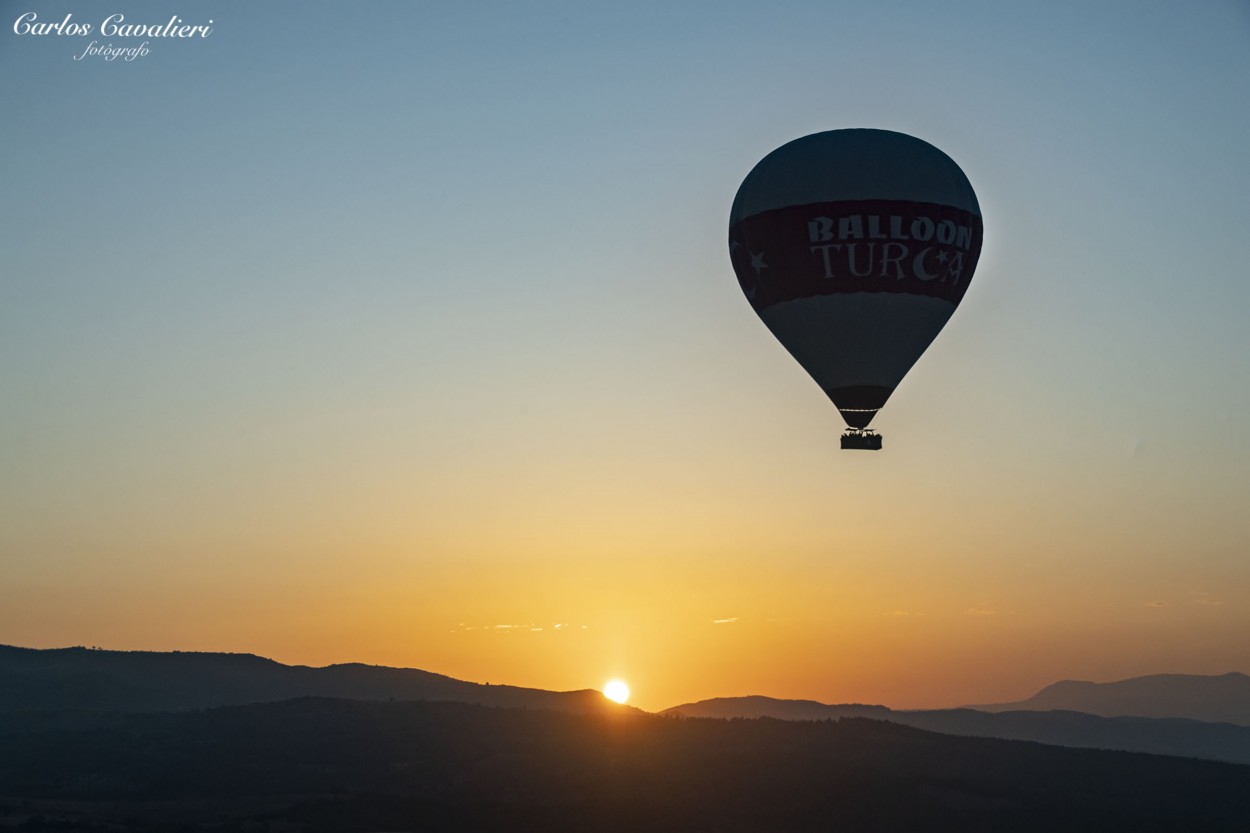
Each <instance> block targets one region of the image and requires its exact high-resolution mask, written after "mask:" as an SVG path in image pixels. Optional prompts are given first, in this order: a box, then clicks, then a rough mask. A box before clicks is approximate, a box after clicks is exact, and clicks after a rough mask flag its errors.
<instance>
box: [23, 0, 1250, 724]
mask: <svg viewBox="0 0 1250 833" xmlns="http://www.w3.org/2000/svg"><path fill="white" fill-rule="evenodd" d="M0 10H3V12H4V21H3V22H4V29H3V30H2V31H0V78H3V84H0V160H2V161H0V166H2V170H3V178H2V180H0V181H2V182H3V187H2V188H0V258H2V261H0V643H7V644H16V645H23V646H29V647H61V646H69V645H99V646H103V647H107V648H115V649H149V650H174V649H179V650H203V651H232V652H250V653H256V654H260V655H263V656H267V657H272V658H274V659H276V660H279V661H281V662H286V663H300V664H311V665H325V664H328V663H334V662H346V661H360V662H368V663H377V664H385V665H395V666H410V667H418V668H424V669H427V670H431V671H437V672H441V673H445V674H450V675H452V676H456V677H460V678H463V679H469V680H475V681H479V682H487V681H489V682H492V683H510V684H515V685H524V686H534V687H540V688H547V689H575V688H589V687H594V688H598V687H600V686H601V685H602V684H603V682H604V681H605V680H607V679H608V678H610V677H621V678H623V679H625V680H627V681H628V682H629V683H630V684H631V686H632V688H633V690H634V699H633V703H634V704H636V705H639V706H641V707H643V708H648V709H659V708H664V707H667V706H671V705H676V704H678V703H680V702H684V701H689V700H695V699H701V698H707V697H713V696H728V695H741V694H765V695H771V696H775V697H795V698H809V699H816V700H822V701H825V702H847V701H859V702H874V703H884V704H886V705H889V706H894V707H904V708H914V707H925V706H950V705H958V704H964V703H975V702H994V701H1002V700H1012V699H1018V698H1022V697H1025V696H1027V695H1029V694H1031V693H1033V691H1034V690H1036V689H1038V688H1040V687H1041V686H1043V685H1046V684H1048V683H1051V682H1054V681H1055V680H1058V679H1062V678H1083V679H1095V680H1111V679H1118V678H1122V677H1127V676H1133V675H1138V674H1147V673H1159V672H1187V673H1205V674H1214V673H1224V672H1227V671H1233V670H1240V671H1243V672H1250V639H1248V638H1247V634H1250V266H1248V263H1250V257H1248V256H1250V199H1248V195H1250V6H1248V5H1247V4H1246V3H1244V2H1239V1H1238V0H1209V2H1199V3H1181V2H1158V3H1149V2H1094V3H1089V2H1056V3H1047V4H1040V5H1039V4H1021V3H1001V2H988V1H987V2H955V3H929V2H911V3H888V2H882V3H867V2H859V3H835V2H811V3H786V2H779V3H762V2H753V3H736V2H721V3H715V4H713V3H586V2H567V3H511V2H497V3H475V2H441V3H426V2H379V1H378V0H367V2H361V3H313V2H291V1H290V0H270V2H265V3H254V2H241V1H240V2H193V3H192V2H184V3H168V2H167V3H159V4H158V3H143V2H133V1H132V0H117V2H108V3H101V2H98V0H93V2H79V1H75V0H66V1H65V2H51V1H50V0H49V2H42V1H41V0H28V1H26V2H3V3H0ZM31 11H33V12H36V13H37V14H38V15H39V19H40V20H49V19H51V20H60V19H62V18H63V17H64V16H65V15H66V14H68V13H73V15H74V18H75V19H76V20H80V21H83V22H90V23H92V24H93V25H94V26H97V27H98V25H99V22H100V21H101V20H102V19H103V18H104V17H106V16H107V15H108V14H111V13H123V14H125V15H126V18H127V19H128V20H131V21H135V22H151V23H163V22H165V21H166V20H168V18H169V17H170V16H171V15H173V14H177V15H179V16H181V17H183V18H185V19H186V20H187V21H188V22H189V23H195V24H199V23H205V22H207V21H208V20H209V19H211V20H212V21H213V23H212V26H213V33H212V34H211V35H210V36H209V37H208V38H204V39H191V40H186V41H176V40H160V41H153V42H152V43H151V44H150V45H149V49H150V54H148V55H146V56H143V57H141V58H138V59H136V60H134V61H131V62H124V61H120V60H118V61H113V62H106V61H104V60H103V59H102V58H101V57H99V56H94V57H87V58H84V59H83V60H80V61H76V60H74V58H75V57H76V56H78V55H79V54H81V53H82V52H83V50H84V49H85V48H86V47H87V45H88V43H89V42H90V41H91V40H93V39H95V38H94V37H85V38H83V37H72V36H56V35H45V36H33V35H17V34H16V33H15V32H14V29H13V24H14V22H15V21H16V19H17V18H18V17H19V16H20V15H22V14H23V13H26V12H31ZM101 40H102V41H104V42H109V41H111V42H113V43H114V44H115V45H121V44H123V42H124V43H125V45H137V44H135V43H133V42H130V41H128V40H127V39H122V38H111V39H110V38H102V39H101ZM841 127H880V128H886V129H891V130H898V131H902V132H905V133H910V134H913V135H915V136H918V137H920V138H922V139H925V140H926V141H928V142H931V143H932V144H934V145H936V146H937V147H939V148H941V149H942V150H943V151H945V152H946V153H947V154H948V155H950V156H951V157H952V158H953V159H954V160H955V161H956V162H957V163H958V164H959V165H960V166H961V167H962V168H963V170H964V171H965V173H966V174H967V175H968V178H969V179H970V180H971V182H972V184H973V186H974V188H975V189H976V191H977V194H978V196H979V198H980V203H981V207H982V210H983V212H984V218H985V249H984V253H983V255H982V258H981V262H980V264H979V266H978V269H977V273H976V276H975V278H974V279H973V281H972V285H971V287H970V289H969V291H968V294H967V296H966V297H965V299H964V301H963V303H962V305H961V306H960V308H959V310H958V311H957V312H956V314H955V316H954V317H953V318H952V320H951V322H950V324H949V325H948V326H947V328H946V330H945V331H943V333H942V334H941V335H940V336H939V337H938V339H937V341H936V342H935V343H934V344H933V346H932V347H931V348H930V349H929V351H928V352H927V353H926V354H925V356H924V357H923V358H922V359H921V360H920V361H919V362H918V363H917V365H916V366H915V367H914V368H913V369H912V371H911V373H910V374H909V376H908V377H907V378H906V379H905V380H904V382H903V384H902V385H901V386H900V387H899V389H898V390H897V392H896V393H895V394H894V396H893V397H892V398H891V400H890V402H889V404H888V406H887V407H886V408H885V410H884V411H883V412H882V414H881V416H880V417H879V418H878V419H877V421H876V422H875V423H874V427H876V428H878V429H879V430H880V431H881V432H882V434H883V435H884V437H885V449H884V450H883V451H882V452H879V453H864V452H843V451H841V450H839V448H838V435H839V433H840V432H841V430H842V427H843V425H842V421H841V419H840V417H839V415H838V413H837V411H836V410H835V409H834V407H833V406H832V405H831V404H830V403H829V401H828V400H827V399H826V398H825V396H824V394H823V393H822V392H821V391H820V390H819V388H817V386H816V385H815V384H814V383H813V382H812V381H811V380H810V379H809V378H808V377H807V375H806V374H805V373H804V372H803V371H802V369H800V368H799V367H798V365H797V364H796V363H795V362H794V361H793V359H791V358H790V356H789V355H788V354H787V353H786V352H785V350H784V349H783V348H781V347H780V346H779V345H778V344H777V342H776V341H775V340H774V339H773V337H772V336H771V334H770V333H769V332H768V331H767V330H766V329H765V327H764V326H763V325H762V324H761V323H760V321H759V320H758V319H757V318H756V316H755V314H754V313H753V312H752V310H751V308H750V307H749V305H748V304H747V302H746V300H745V299H744V298H743V297H742V293H741V291H740V290H739V287H738V284H737V281H736V279H735V278H734V275H733V271H732V269H731V267H730V264H729V258H728V254H727V247H726V229H727V224H728V216H729V207H730V203H731V202H732V200H733V196H734V193H735V192H736V190H737V188H738V185H739V184H740V183H741V181H742V179H743V177H744V176H745V175H746V174H747V172H748V171H749V170H750V169H751V168H752V166H753V165H754V164H755V163H756V162H757V161H758V160H759V159H760V158H761V157H763V156H764V155H765V154H767V153H768V152H769V151H771V150H773V149H774V148H775V147H777V146H779V145H781V144H783V143H785V142H787V141H789V140H791V139H794V138H797V137H799V136H802V135H806V134H809V133H813V132H817V131H821V130H829V129H834V128H841Z"/></svg>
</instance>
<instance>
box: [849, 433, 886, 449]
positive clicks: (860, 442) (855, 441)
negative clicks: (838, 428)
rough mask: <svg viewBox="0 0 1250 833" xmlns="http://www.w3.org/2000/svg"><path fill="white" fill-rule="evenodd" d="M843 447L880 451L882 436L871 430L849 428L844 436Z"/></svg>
mask: <svg viewBox="0 0 1250 833" xmlns="http://www.w3.org/2000/svg"><path fill="white" fill-rule="evenodd" d="M842 447H843V448H858V449H863V450H864V451H880V450H881V435H880V434H878V433H877V432H876V431H874V430H872V429H871V428H848V429H846V432H845V433H843V434H842Z"/></svg>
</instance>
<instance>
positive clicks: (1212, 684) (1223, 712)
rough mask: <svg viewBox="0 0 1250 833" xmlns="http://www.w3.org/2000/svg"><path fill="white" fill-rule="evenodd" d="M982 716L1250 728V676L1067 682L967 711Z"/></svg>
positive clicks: (1160, 676) (1159, 676)
mask: <svg viewBox="0 0 1250 833" xmlns="http://www.w3.org/2000/svg"><path fill="white" fill-rule="evenodd" d="M967 708H970V709H976V710H977V711H983V712H1004V711H1053V710H1056V709H1063V710H1067V711H1079V712H1085V713H1086V714H1096V715H1099V716H1101V717H1122V716H1133V717H1184V718H1189V719H1191V720H1205V721H1209V722H1213V723H1236V724H1238V725H1241V726H1250V677H1248V676H1246V675H1245V674H1242V673H1240V672H1237V671H1234V672H1231V673H1228V674H1219V675H1212V676H1204V675H1198V674H1152V675H1149V676H1145V677H1132V678H1130V679H1127V680H1118V681H1116V682H1111V683H1094V682H1088V681H1085V680H1063V681H1061V682H1057V683H1054V684H1053V685H1048V686H1046V687H1045V688H1043V689H1042V690H1041V691H1039V692H1038V693H1037V694H1034V695H1033V696H1032V697H1030V698H1029V699H1027V700H1021V701H1019V702H1016V703H994V704H990V705H981V706H968V707H967Z"/></svg>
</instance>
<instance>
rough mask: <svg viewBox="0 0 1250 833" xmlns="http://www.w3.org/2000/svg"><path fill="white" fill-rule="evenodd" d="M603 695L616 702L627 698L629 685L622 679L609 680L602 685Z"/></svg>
mask: <svg viewBox="0 0 1250 833" xmlns="http://www.w3.org/2000/svg"><path fill="white" fill-rule="evenodd" d="M603 696H604V697H606V698H608V699H609V700H612V701H613V702H616V703H624V702H625V701H626V700H628V699H629V686H627V685H626V684H625V683H624V681H622V680H609V681H608V682H607V684H606V685H605V686H604V687H603Z"/></svg>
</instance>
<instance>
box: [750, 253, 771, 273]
mask: <svg viewBox="0 0 1250 833" xmlns="http://www.w3.org/2000/svg"><path fill="white" fill-rule="evenodd" d="M751 268H752V269H754V270H755V274H756V275H758V274H759V273H760V272H762V271H764V270H765V269H767V268H768V264H767V263H765V262H764V253H763V252H760V253H759V254H757V255H751Z"/></svg>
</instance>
